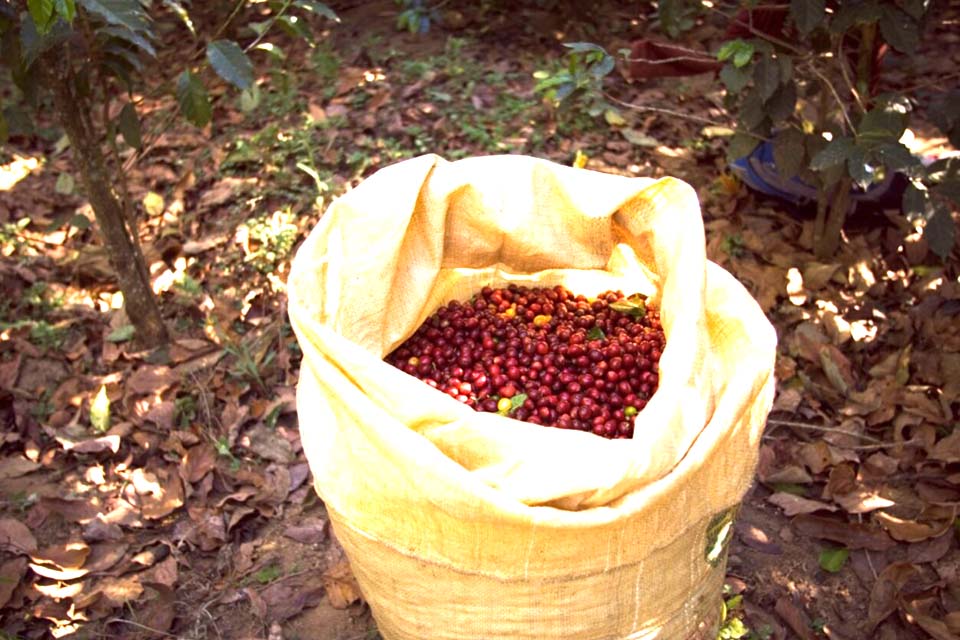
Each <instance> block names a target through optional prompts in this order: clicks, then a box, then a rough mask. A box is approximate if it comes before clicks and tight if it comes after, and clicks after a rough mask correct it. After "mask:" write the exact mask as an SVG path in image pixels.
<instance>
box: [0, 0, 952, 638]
mask: <svg viewBox="0 0 960 640" xmlns="http://www.w3.org/2000/svg"><path fill="white" fill-rule="evenodd" d="M354 4H358V3H354ZM334 8H335V9H337V10H338V11H339V12H340V14H341V17H342V18H343V22H342V24H340V25H339V26H337V27H336V28H334V29H332V30H331V31H330V32H329V34H326V35H324V36H323V37H322V38H321V40H320V44H319V45H318V46H317V47H316V48H313V49H310V48H307V47H305V46H303V45H302V44H299V43H297V42H293V41H289V42H282V46H283V49H284V51H285V52H286V56H287V57H286V61H285V62H284V63H283V64H282V65H277V66H274V67H270V66H269V65H265V66H264V68H263V69H258V71H260V75H259V76H258V81H257V82H258V87H259V91H258V92H256V94H255V97H253V98H248V99H247V100H246V101H241V100H238V99H237V98H236V96H235V95H234V94H233V93H231V92H229V91H228V90H226V88H223V87H220V88H215V89H214V91H213V93H214V95H215V96H217V106H216V109H217V112H218V115H217V118H215V122H216V124H215V127H213V128H207V129H205V130H203V131H198V130H195V129H191V128H188V127H186V126H181V125H179V124H175V125H174V126H172V127H169V128H167V129H166V130H165V131H164V133H163V135H162V136H161V137H160V138H159V139H158V140H156V141H155V142H154V144H152V145H151V147H150V152H149V153H148V154H147V155H146V156H145V158H143V159H142V160H140V161H139V162H137V163H131V164H132V166H133V169H132V173H131V176H132V184H131V197H132V199H134V200H135V201H136V202H137V203H138V213H139V214H140V216H141V217H140V220H141V229H142V235H143V237H144V238H145V243H146V246H145V251H146V254H147V256H148V260H149V262H150V263H151V265H152V266H151V271H152V273H153V275H154V277H155V282H156V287H157V289H158V290H159V291H160V292H161V296H162V299H163V302H164V308H165V310H166V314H167V319H168V322H169V323H170V325H171V327H172V328H173V330H174V332H175V334H176V340H175V341H174V342H173V343H172V344H171V345H170V347H169V348H167V349H164V350H162V351H159V352H151V353H147V352H138V351H137V350H136V349H135V347H134V346H132V343H131V341H130V338H131V333H130V330H129V327H128V326H127V323H126V320H125V319H124V318H123V316H122V314H120V313H118V312H117V311H116V309H115V307H116V295H115V290H114V289H113V288H112V285H111V280H110V274H109V270H108V267H107V261H106V254H105V251H104V249H103V248H102V246H100V245H99V244H98V243H97V241H96V238H95V236H94V235H93V233H92V231H91V229H90V223H91V222H92V218H93V217H92V213H91V211H90V210H89V206H88V205H87V204H86V203H85V202H84V200H83V199H82V198H80V197H78V196H76V195H73V194H72V193H71V192H72V189H71V188H69V187H70V185H69V180H66V179H63V178H61V177H60V176H63V175H68V172H69V171H70V169H71V165H70V161H69V155H68V154H64V153H62V151H61V150H58V148H57V147H56V145H55V144H54V143H53V141H44V140H40V141H39V142H38V141H27V140H19V141H18V140H15V141H14V142H15V143H18V145H17V146H16V147H15V149H16V152H17V153H18V154H19V155H18V156H17V157H13V156H8V157H6V158H4V162H5V163H6V166H5V175H13V174H15V173H16V172H17V171H19V172H20V175H22V176H25V177H23V178H22V180H20V181H19V182H17V183H16V184H15V185H12V188H9V189H7V190H5V191H0V215H2V216H3V220H2V222H4V223H13V222H15V221H16V220H18V219H20V218H22V217H24V216H27V215H29V216H30V217H31V219H32V222H31V223H30V225H29V226H28V227H25V228H23V229H20V230H19V231H18V232H17V233H16V234H15V235H14V236H12V237H10V238H7V237H5V238H4V252H5V256H6V257H7V258H8V259H7V260H4V261H3V262H0V279H2V287H3V290H4V291H5V292H8V294H9V295H7V296H6V297H5V302H4V303H3V307H2V308H0V311H2V312H3V320H4V325H3V327H4V340H3V341H0V352H2V353H0V420H2V421H3V425H4V430H3V432H4V440H3V442H2V449H0V500H2V502H0V608H2V613H3V616H4V629H5V632H6V633H7V634H8V635H10V636H13V637H17V636H19V637H24V638H33V637H43V636H45V635H46V634H53V635H54V636H58V637H63V636H70V635H73V636H74V637H94V636H101V635H107V636H111V637H142V638H148V637H179V638H217V637H222V638H269V639H270V640H280V639H283V638H287V639H293V638H319V639H320V640H334V639H341V640H344V639H353V638H355V639H357V640H359V639H361V638H375V637H377V634H376V629H375V625H374V624H373V622H372V619H371V618H370V615H369V612H368V610H367V609H366V607H365V605H364V604H363V603H362V600H361V599H360V596H359V592H358V590H357V587H356V584H355V582H354V581H353V579H352V577H351V576H350V573H349V567H348V565H347V564H346V563H345V559H344V557H343V554H342V551H341V550H340V549H339V547H338V546H337V545H336V543H335V541H334V540H333V539H332V536H331V532H330V529H329V524H328V521H327V519H326V517H325V512H324V509H323V505H322V504H321V503H320V502H319V500H318V499H317V498H316V496H315V494H314V493H313V492H312V489H311V488H310V484H309V478H308V470H307V467H306V465H305V461H304V458H303V453H302V448H301V445H300V441H299V436H298V431H297V421H296V414H295V406H294V400H293V397H294V396H293V392H294V386H295V384H296V378H297V368H298V366H299V352H298V350H297V347H296V343H295V340H294V339H293V336H292V334H291V332H290V328H289V325H288V324H287V323H286V319H285V314H284V306H283V300H284V281H285V277H286V273H287V269H288V267H289V258H290V256H291V255H292V251H293V250H294V248H295V246H296V244H297V243H298V242H299V241H300V240H302V239H303V237H304V236H305V235H306V233H307V232H308V231H309V230H310V229H311V228H312V227H313V225H314V224H315V223H316V221H317V220H318V218H319V216H320V214H321V212H322V210H323V208H324V206H325V205H326V203H328V202H329V200H330V198H332V197H335V196H336V195H338V194H340V193H343V192H344V191H345V190H348V189H350V188H352V187H354V186H356V185H357V184H359V182H360V181H362V180H363V178H364V177H366V176H368V175H370V174H371V173H372V172H373V171H375V170H376V169H378V168H379V167H382V166H384V165H386V164H389V163H390V162H393V161H396V160H399V159H403V158H406V157H412V156H414V155H418V154H420V153H424V152H436V153H439V154H440V155H443V156H445V157H447V158H451V159H453V158H457V157H463V156H467V155H474V154H489V153H528V154H532V155H539V156H542V157H546V158H549V159H552V160H556V161H558V162H563V163H567V164H569V163H572V162H573V161H574V160H575V158H576V157H577V152H578V151H580V152H581V153H582V154H585V155H586V157H587V158H588V160H587V165H586V166H587V167H588V168H591V169H598V170H604V171H610V172H615V173H621V174H625V175H642V176H661V175H675V176H678V177H681V178H683V179H686V180H688V181H690V182H691V183H692V184H694V185H695V186H696V187H697V188H698V190H699V192H700V195H701V200H702V202H703V208H704V217H705V223H706V227H707V239H708V253H709V256H710V257H711V259H713V260H715V261H717V262H719V263H720V264H721V265H723V266H725V267H726V268H727V269H729V270H730V271H731V272H732V273H733V274H734V275H736V276H737V277H738V278H739V279H740V280H741V281H742V282H743V283H744V284H745V285H746V286H747V287H748V288H749V289H750V290H751V292H752V293H753V294H754V295H755V297H756V298H757V300H758V301H759V303H760V304H761V306H762V307H763V309H764V311H765V312H766V313H767V315H768V317H769V318H770V319H771V321H772V322H773V323H774V324H775V326H776V327H777V330H778V334H779V337H780V347H779V353H778V359H777V378H778V381H779V383H778V394H777V398H776V403H775V406H774V411H773V413H772V414H771V417H770V420H769V423H768V428H767V431H766V433H765V435H764V439H763V443H762V449H761V456H760V464H759V467H758V470H757V482H756V484H755V486H754V487H753V489H752V490H751V491H750V493H749V494H748V496H747V498H746V500H745V502H744V505H743V507H742V509H741V511H740V516H739V519H738V522H737V525H736V529H735V531H736V536H735V538H734V541H733V543H732V545H731V548H730V559H729V564H728V580H727V582H728V589H729V594H728V598H729V600H728V602H729V603H730V608H731V615H732V616H735V617H739V618H742V619H743V621H744V623H745V625H746V627H747V628H749V629H750V630H751V632H752V633H753V636H751V637H754V638H803V639H807V638H848V639H855V638H866V637H871V638H873V637H875V638H882V639H893V638H907V639H909V638H918V639H920V638H930V637H932V638H936V639H938V640H939V639H943V638H960V549H958V544H957V533H956V531H957V529H956V527H955V523H956V522H957V520H956V518H957V513H956V511H957V505H958V504H960V473H958V469H960V467H958V464H960V435H958V433H955V432H954V428H955V426H956V425H957V423H958V411H960V397H958V394H960V387H958V382H957V381H958V380H960V320H958V317H957V316H958V314H960V285H958V282H957V271H956V266H955V265H952V266H948V267H946V268H944V267H943V266H942V265H940V264H939V263H938V262H937V261H936V259H935V258H933V257H932V256H931V254H930V253H929V251H928V249H927V247H926V245H925V243H924V241H923V239H922V238H920V237H917V236H916V235H915V234H912V233H911V231H912V230H911V229H906V228H903V227H902V226H900V225H899V223H898V222H897V221H896V220H895V219H894V218H890V219H887V218H886V217H883V218H879V219H874V220H871V221H869V223H867V224H862V225H860V226H858V227H857V228H851V229H849V231H848V234H847V242H846V243H845V244H844V247H843V249H842V252H841V253H840V254H839V255H838V256H837V257H836V258H835V259H834V260H832V261H831V262H829V263H818V262H815V261H813V260H812V258H811V257H810V256H811V252H810V244H811V235H812V224H811V222H810V221H808V220H805V219H804V218H803V217H802V216H797V215H794V214H791V213H788V212H786V211H784V210H783V208H782V207H780V206H779V205H778V204H777V203H774V202H770V201H765V200H762V199H759V198H757V197H756V196H754V195H752V194H750V193H748V192H747V191H746V190H745V189H744V188H743V187H742V186H741V185H739V184H738V183H737V182H736V181H735V180H733V179H732V178H730V177H729V176H728V175H727V174H726V173H725V171H724V161H723V137H722V135H721V136H719V137H718V132H720V133H722V130H723V127H725V126H727V125H728V124H729V121H728V119H727V117H726V116H725V114H724V112H723V110H722V94H720V93H719V89H718V84H717V83H716V82H715V81H714V80H713V78H711V77H709V76H704V77H697V78H691V79H683V80H680V81H659V82H652V83H648V84H643V85H628V84H626V83H622V82H620V83H618V85H617V86H616V87H613V91H615V92H616V95H617V96H618V97H620V98H622V99H624V100H627V101H630V102H633V103H636V104H646V105H656V106H657V107H660V108H666V109H669V110H672V111H675V112H678V113H684V114H690V115H695V116H698V117H701V118H707V119H710V120H714V121H716V122H715V124H714V125H712V126H708V127H704V125H703V123H702V122H693V121H691V120H689V119H685V118H681V117H669V116H665V115H663V114H662V113H651V112H645V111H642V110H641V111H629V112H625V113H624V115H625V116H626V122H625V123H624V124H622V125H620V126H617V127H610V126H608V125H607V124H606V123H604V122H603V121H602V120H600V121H597V120H594V119H591V118H588V117H585V116H581V115H577V114H576V113H556V112H554V111H553V110H552V109H550V108H549V107H548V106H546V105H544V104H542V103H541V102H540V100H539V99H538V98H537V96H535V95H534V94H533V91H532V87H533V84H534V81H533V79H532V77H531V74H532V72H533V71H535V70H537V69H542V68H553V67H556V66H557V65H560V64H562V62H561V61H560V60H559V56H560V55H561V54H562V51H561V48H560V47H559V46H558V44H557V43H558V39H557V38H555V37H554V35H553V34H554V33H555V32H562V31H564V29H567V28H568V27H570V23H571V21H576V20H577V19H578V18H579V19H580V21H579V23H578V24H579V26H578V28H580V29H581V30H582V32H580V33H572V32H570V31H568V32H567V34H566V35H564V36H561V37H560V39H559V40H564V39H567V40H569V39H594V40H597V41H600V42H602V43H603V44H605V45H607V48H608V50H611V51H614V50H616V49H617V48H618V46H620V45H623V44H626V43H628V42H629V41H630V40H631V39H632V38H635V37H638V36H640V35H642V32H643V28H644V25H645V24H646V18H644V17H642V16H641V19H640V21H639V23H638V24H635V25H631V24H630V20H631V19H634V18H636V17H637V16H634V15H631V14H630V12H628V11H626V10H625V9H624V8H622V7H620V8H617V7H616V6H615V5H612V6H609V7H606V6H605V7H604V8H603V9H602V10H600V11H598V12H597V13H596V14H595V15H598V16H600V18H597V19H596V20H594V21H593V22H591V23H583V22H582V16H576V15H573V16H568V15H564V14H562V12H561V13H557V12H546V11H537V10H534V9H524V10H519V11H516V12H513V13H507V12H497V11H494V10H492V9H483V8H473V9H469V10H462V11H453V10H451V11H448V12H447V13H445V14H444V16H443V17H444V20H443V22H441V23H437V24H434V25H433V28H432V29H431V30H430V31H429V32H428V33H426V34H423V35H409V34H404V33H399V32H397V31H396V30H395V25H394V21H395V18H396V13H397V10H396V7H395V5H394V3H392V2H386V1H383V2H371V3H359V6H353V7H351V6H346V5H343V6H337V5H336V4H334ZM947 17H949V16H947ZM953 17H954V18H955V17H956V16H955V15H954V16H953ZM716 35H717V34H716V30H713V31H711V28H710V27H709V26H704V27H700V28H698V30H695V31H694V32H692V33H691V34H690V35H689V39H690V41H691V42H696V41H698V40H699V41H706V40H709V39H710V38H712V37H714V38H715V37H716ZM925 46H926V47H927V50H928V51H931V52H932V51H935V52H936V55H935V56H930V57H929V58H928V59H929V60H930V61H931V67H930V69H929V70H928V73H929V74H933V75H934V76H935V75H936V74H937V73H938V69H939V68H938V67H936V65H943V64H947V62H949V64H948V65H947V68H955V65H956V63H957V62H960V45H958V38H957V37H956V36H955V35H954V34H951V33H948V32H947V31H946V30H940V31H939V32H938V33H937V34H936V37H935V38H933V39H931V41H930V42H928V43H927V44H926V45H925ZM551 65H552V67H551ZM950 65H954V66H950ZM897 81H898V78H897V77H896V76H895V75H893V76H892V77H891V79H890V82H892V83H896V82H897ZM144 106H145V111H147V112H148V116H147V123H148V125H149V124H151V123H155V122H160V121H162V119H163V118H164V117H165V116H164V114H165V113H166V112H168V111H169V110H171V109H172V108H173V104H172V100H171V99H170V98H166V97H161V98H150V99H148V100H147V102H145V105H144ZM931 144H936V141H933V142H932V143H931ZM31 158H43V159H45V162H44V163H42V164H41V163H37V162H34V161H32V160H31ZM5 229H9V227H5ZM101 388H102V389H103V390H104V394H105V395H106V398H107V399H108V400H109V403H108V405H109V411H108V414H107V415H104V410H103V404H104V403H103V402H102V401H101V402H100V403H99V404H97V403H94V399H95V398H96V397H97V394H98V392H99V391H100V389H101ZM93 424H101V425H102V426H103V428H102V429H101V430H99V431H97V430H95V429H94V428H93V427H92V425H93Z"/></svg>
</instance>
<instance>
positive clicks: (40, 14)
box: [27, 0, 54, 34]
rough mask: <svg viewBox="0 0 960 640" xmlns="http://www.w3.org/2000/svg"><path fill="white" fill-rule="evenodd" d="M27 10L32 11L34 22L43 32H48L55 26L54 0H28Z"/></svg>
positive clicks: (38, 29) (31, 15)
mask: <svg viewBox="0 0 960 640" xmlns="http://www.w3.org/2000/svg"><path fill="white" fill-rule="evenodd" d="M27 11H29V12H30V17H31V18H32V19H33V24H35V25H37V31H39V32H40V33H41V34H43V33H46V32H47V31H49V30H50V27H51V26H53V17H54V8H53V0H27Z"/></svg>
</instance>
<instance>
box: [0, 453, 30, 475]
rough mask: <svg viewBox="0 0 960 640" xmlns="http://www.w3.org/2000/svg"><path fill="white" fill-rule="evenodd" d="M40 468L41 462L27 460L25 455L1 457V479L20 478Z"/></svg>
mask: <svg viewBox="0 0 960 640" xmlns="http://www.w3.org/2000/svg"><path fill="white" fill-rule="evenodd" d="M39 468H40V465H39V464H37V463H36V462H32V461H30V460H27V459H26V458H24V457H23V456H10V457H8V458H0V480H6V479H7V478H19V477H20V476H24V475H26V474H28V473H30V472H31V471H36V470H37V469H39Z"/></svg>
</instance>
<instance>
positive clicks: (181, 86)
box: [177, 71, 213, 127]
mask: <svg viewBox="0 0 960 640" xmlns="http://www.w3.org/2000/svg"><path fill="white" fill-rule="evenodd" d="M177 103H178V104H179V105H180V113H182V114H183V117H184V118H186V119H187V120H188V121H189V122H190V123H192V124H195V125H196V126H198V127H205V126H207V124H208V123H209V122H210V118H211V117H212V116H213V109H212V107H211V106H210V96H209V94H207V89H206V87H204V86H203V83H202V82H200V79H199V78H198V77H197V76H196V75H194V74H193V73H192V72H190V71H184V72H183V73H181V74H180V77H179V78H178V79H177Z"/></svg>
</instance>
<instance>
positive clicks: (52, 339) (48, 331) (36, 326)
mask: <svg viewBox="0 0 960 640" xmlns="http://www.w3.org/2000/svg"><path fill="white" fill-rule="evenodd" d="M66 336H67V332H66V330H65V329H63V328H60V327H57V326H55V325H52V324H50V323H48V322H47V321H46V320H38V321H35V322H32V323H31V327H30V342H32V343H33V344H35V345H37V346H38V347H40V348H42V349H59V348H60V347H62V346H63V341H64V340H65V339H66Z"/></svg>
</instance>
